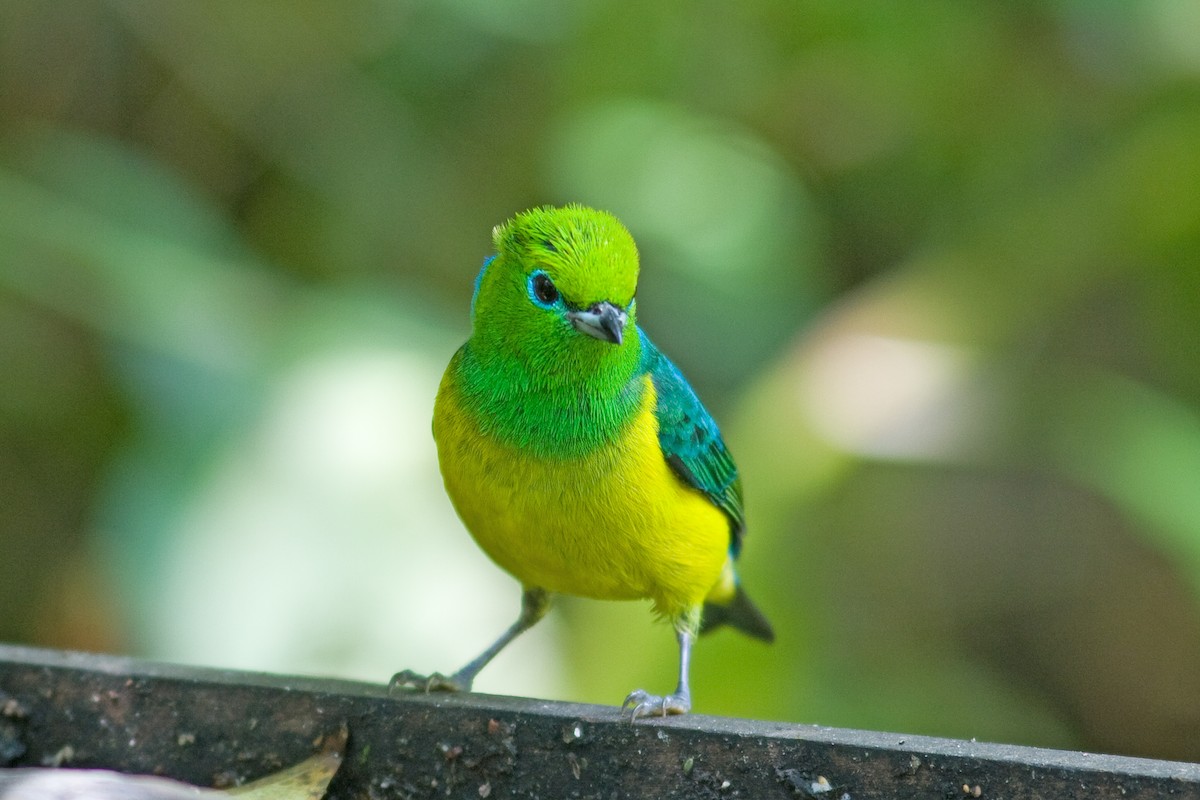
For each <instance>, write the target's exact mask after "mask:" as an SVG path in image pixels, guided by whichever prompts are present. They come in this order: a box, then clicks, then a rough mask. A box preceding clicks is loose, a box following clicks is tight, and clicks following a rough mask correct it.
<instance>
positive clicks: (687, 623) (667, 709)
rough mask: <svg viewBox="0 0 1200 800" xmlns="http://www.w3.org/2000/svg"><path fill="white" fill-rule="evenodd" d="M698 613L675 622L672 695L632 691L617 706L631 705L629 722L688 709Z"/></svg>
mask: <svg viewBox="0 0 1200 800" xmlns="http://www.w3.org/2000/svg"><path fill="white" fill-rule="evenodd" d="M699 623H700V619H699V614H694V613H692V614H687V615H685V617H684V619H681V620H679V621H677V622H676V627H675V638H676V640H678V642H679V685H678V686H676V687H675V693H674V694H668V695H665V696H660V695H656V694H650V693H649V692H647V691H645V690H643V689H635V690H634V691H632V692H630V693H629V696H628V697H626V698H625V702H624V703H622V704H621V710H622V711H624V710H625V709H626V708H629V707H630V706H633V711H632V712H631V713H630V715H629V719H630V721H633V720H635V719H637V718H638V717H645V716H649V715H652V714H659V715H661V716H664V717H665V716H666V715H667V714H686V713H688V712H689V711H691V709H692V692H691V689H689V688H688V668H689V667H690V666H691V661H692V643H693V642H694V641H696V629H697V628H698V627H699Z"/></svg>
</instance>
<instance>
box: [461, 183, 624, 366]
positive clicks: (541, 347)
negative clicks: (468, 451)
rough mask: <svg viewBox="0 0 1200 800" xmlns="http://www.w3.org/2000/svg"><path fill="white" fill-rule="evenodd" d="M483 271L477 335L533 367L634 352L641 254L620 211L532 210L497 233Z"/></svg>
mask: <svg viewBox="0 0 1200 800" xmlns="http://www.w3.org/2000/svg"><path fill="white" fill-rule="evenodd" d="M492 236H493V242H494V244H495V248H496V255H495V257H494V258H492V259H490V260H489V261H488V262H486V263H485V264H484V267H483V269H482V270H481V271H480V273H479V278H478V279H477V282H476V287H475V298H474V300H473V301H472V322H473V326H474V333H473V340H474V341H476V342H477V343H478V344H479V345H480V346H482V347H485V348H490V349H493V350H494V351H495V352H500V353H503V355H504V356H506V357H510V358H515V359H517V360H518V361H520V362H521V363H522V364H524V365H525V366H526V367H527V368H528V369H530V370H531V371H533V372H548V371H555V370H558V371H562V370H570V369H572V368H580V369H584V370H587V369H593V368H595V367H596V366H598V365H600V364H603V363H615V362H617V361H622V360H627V359H628V358H631V357H634V356H636V353H637V351H638V349H639V348H640V342H638V336H637V332H636V327H635V303H634V291H635V290H636V288H637V278H638V254H637V248H636V246H635V245H634V243H633V237H632V236H630V235H629V231H627V230H626V229H625V226H624V225H622V224H621V223H620V222H619V221H618V220H617V218H616V217H614V216H612V215H611V214H609V213H607V212H604V211H597V210H595V209H591V208H585V207H583V206H579V205H569V206H565V207H562V208H552V207H548V206H547V207H542V208H535V209H531V210H529V211H525V212H523V213H521V214H518V215H517V216H515V217H513V218H512V219H511V220H509V221H508V222H506V223H504V224H503V225H499V226H497V227H496V229H495V231H493V234H492Z"/></svg>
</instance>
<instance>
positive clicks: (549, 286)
mask: <svg viewBox="0 0 1200 800" xmlns="http://www.w3.org/2000/svg"><path fill="white" fill-rule="evenodd" d="M528 290H529V299H530V300H532V301H533V302H534V304H535V305H539V306H541V307H542V308H552V307H553V306H555V305H556V304H557V303H558V302H559V300H561V299H562V296H561V295H560V294H559V293H558V288H557V287H556V286H555V285H554V281H552V280H550V276H549V275H547V274H546V273H545V272H544V271H543V270H540V269H539V270H538V271H536V272H534V273H533V274H531V275H530V276H529V285H528Z"/></svg>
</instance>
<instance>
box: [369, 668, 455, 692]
mask: <svg viewBox="0 0 1200 800" xmlns="http://www.w3.org/2000/svg"><path fill="white" fill-rule="evenodd" d="M469 691H471V685H470V684H469V683H466V684H464V683H463V681H461V680H460V679H459V678H458V677H457V676H454V675H443V674H442V673H440V672H435V673H433V674H432V675H421V674H420V673H417V672H413V671H412V670H411V669H406V670H402V671H400V672H397V673H396V674H395V675H393V676H392V679H391V680H390V681H388V694H399V693H401V692H425V693H426V694H428V693H429V692H469Z"/></svg>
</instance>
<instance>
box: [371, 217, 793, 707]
mask: <svg viewBox="0 0 1200 800" xmlns="http://www.w3.org/2000/svg"><path fill="white" fill-rule="evenodd" d="M492 240H493V247H494V254H493V255H491V256H489V257H488V258H487V259H486V260H485V261H484V263H483V266H482V268H481V269H480V271H479V274H478V277H477V278H476V279H475V288H474V294H473V296H472V298H471V324H472V328H471V335H470V337H469V338H468V339H467V341H466V342H465V343H464V344H463V345H462V346H461V347H460V348H459V349H458V351H457V352H456V353H455V355H454V356H453V358H452V359H451V360H450V363H449V365H448V366H447V368H446V371H445V374H444V376H443V378H442V380H441V383H440V385H439V387H438V391H437V396H436V399H435V402H434V412H433V437H434V440H435V442H436V445H437V452H438V462H439V466H440V469H441V473H442V479H443V483H444V484H445V488H446V492H447V494H448V495H449V498H450V500H451V502H452V504H453V505H454V508H455V510H456V511H457V512H458V515H459V517H460V518H461V520H462V522H463V523H464V526H465V527H466V528H467V530H468V531H469V532H470V534H471V535H472V537H473V538H474V539H475V541H476V543H477V544H478V545H479V547H480V548H481V549H482V550H483V551H484V552H485V553H486V554H487V555H488V556H489V557H490V558H491V559H492V560H493V561H494V562H495V563H496V564H497V565H498V566H500V567H501V568H502V569H504V570H505V571H507V572H508V573H509V574H510V575H512V576H513V577H514V578H516V579H517V580H518V581H519V582H520V584H521V586H522V596H521V608H520V613H519V615H518V617H517V620H516V622H514V623H513V624H512V625H511V627H509V628H508V629H507V630H506V631H505V632H504V633H503V634H502V635H501V636H500V637H499V638H498V639H497V640H496V641H495V642H494V643H493V644H492V645H491V646H489V647H488V648H487V649H486V650H484V651H483V652H482V653H480V655H479V656H478V657H477V658H475V659H474V660H472V661H471V662H469V663H468V664H466V665H465V666H463V667H462V668H461V669H459V670H458V671H457V672H454V673H453V674H451V675H443V674H440V673H434V674H433V675H429V676H425V675H420V674H418V673H415V672H413V671H411V670H404V671H401V672H399V673H397V674H396V675H395V676H394V677H393V678H392V680H391V682H390V684H389V686H390V688H391V690H392V691H393V692H396V691H404V690H424V691H470V689H471V686H472V684H473V682H474V680H475V677H476V675H478V673H479V672H480V670H482V669H483V668H484V666H486V665H487V663H488V662H489V661H491V660H492V658H493V657H494V656H495V655H496V654H497V653H499V652H500V651H501V650H502V649H503V648H504V647H505V646H507V645H508V644H509V643H510V642H512V641H513V640H514V639H515V638H516V637H518V636H519V635H520V634H521V633H523V632H524V631H526V630H528V629H529V628H530V627H532V626H533V625H534V624H536V623H537V622H538V621H539V620H540V619H542V617H543V616H544V615H545V614H546V612H547V611H548V609H549V608H550V604H551V599H552V597H553V596H554V595H557V594H567V595H576V596H582V597H588V598H595V599H601V600H633V599H649V600H650V601H651V602H652V604H653V610H654V611H655V612H656V614H657V615H659V616H660V617H662V618H664V619H666V620H667V621H669V622H670V623H671V625H672V627H673V628H674V631H675V636H676V640H677V642H678V646H679V680H678V684H677V686H676V689H675V691H674V692H673V693H671V694H664V695H654V694H650V693H649V692H646V691H645V690H642V689H637V690H634V691H632V692H630V693H629V695H628V696H627V697H626V698H625V702H624V703H623V704H622V709H623V710H629V717H630V719H631V720H636V719H638V718H639V717H643V716H650V715H662V716H666V715H669V714H685V713H687V712H688V711H690V710H691V705H692V699H691V691H690V686H689V666H690V662H691V652H692V645H693V643H694V642H695V640H696V638H697V636H698V635H699V634H701V633H704V632H707V631H710V630H712V629H714V628H717V627H720V626H722V625H728V626H730V627H732V628H735V629H737V630H740V631H742V632H743V633H746V634H748V635H750V636H751V637H754V638H757V639H760V640H763V641H766V642H771V641H773V640H774V637H775V634H774V631H773V630H772V627H771V625H770V623H769V622H768V621H767V619H766V617H765V616H764V615H763V613H762V612H761V611H760V610H759V609H758V607H757V606H756V605H755V604H754V603H753V602H752V601H751V600H750V598H749V597H748V596H747V595H746V592H745V591H744V590H743V589H742V586H741V582H740V581H739V579H738V575H737V571H736V562H737V559H738V556H739V554H740V552H741V549H742V543H743V539H744V535H745V517H744V512H743V504H742V485H741V479H740V477H739V475H738V470H737V466H736V464H735V463H734V461H733V458H732V456H731V455H730V454H729V450H728V449H727V447H726V445H725V442H724V440H723V439H722V437H721V433H720V430H719V429H718V427H717V424H716V422H715V421H714V420H713V417H712V415H710V414H709V412H708V411H707V410H706V409H705V407H704V405H703V404H702V403H701V402H700V399H699V398H698V397H697V395H696V393H695V391H694V390H693V389H692V387H691V385H690V384H689V383H688V381H687V379H686V378H684V376H683V374H682V373H681V372H680V371H679V369H678V368H677V367H676V366H675V364H674V363H672V362H671V361H670V360H669V359H668V358H667V357H666V356H665V355H664V354H663V353H662V351H660V350H659V349H658V348H657V347H656V346H655V345H654V344H653V343H652V342H651V341H650V339H649V338H648V337H647V336H646V334H645V333H644V332H643V331H642V329H641V327H640V326H639V325H638V323H637V302H636V299H635V292H636V289H637V281H638V273H639V256H638V250H637V247H636V245H635V243H634V239H633V237H632V235H631V234H630V233H629V231H628V229H626V227H625V226H624V225H623V224H622V223H621V222H620V221H619V220H618V219H617V218H616V217H615V216H613V215H612V214H610V213H608V212H606V211H600V210H597V209H594V208H589V207H586V206H583V205H579V204H570V205H565V206H561V207H555V206H541V207H536V208H532V209H529V210H527V211H524V212H522V213H519V214H516V215H515V216H514V217H513V218H512V219H510V220H508V221H507V222H505V223H503V224H501V225H498V226H496V227H495V228H494V229H493V231H492Z"/></svg>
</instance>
